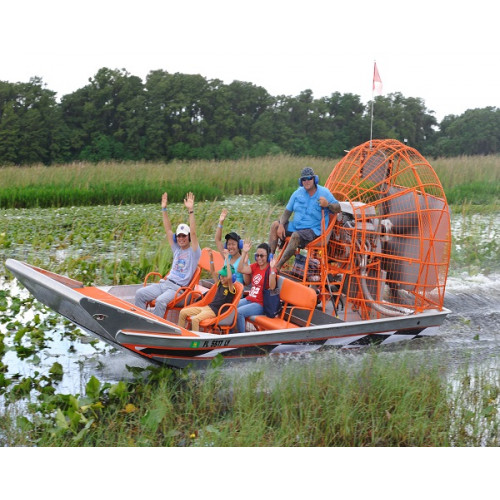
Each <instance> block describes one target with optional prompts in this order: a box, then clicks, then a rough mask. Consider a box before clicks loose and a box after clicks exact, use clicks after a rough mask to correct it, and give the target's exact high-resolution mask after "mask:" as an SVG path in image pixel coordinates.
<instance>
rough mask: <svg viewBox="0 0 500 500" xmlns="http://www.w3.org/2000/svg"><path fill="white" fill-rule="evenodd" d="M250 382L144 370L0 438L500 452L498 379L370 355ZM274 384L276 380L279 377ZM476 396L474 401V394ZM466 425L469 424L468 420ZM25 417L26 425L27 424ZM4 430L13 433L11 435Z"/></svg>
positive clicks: (242, 376)
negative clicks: (453, 374)
mask: <svg viewBox="0 0 500 500" xmlns="http://www.w3.org/2000/svg"><path fill="white" fill-rule="evenodd" d="M266 366H267V367H261V368H254V369H253V370H252V371H248V370H242V371H238V372H236V371H234V370H229V371H227V370H221V369H220V368H216V367H214V368H212V369H209V370H208V371H206V372H189V371H181V372H173V371H171V370H168V369H151V370H147V371H148V372H149V373H148V378H147V381H144V380H143V379H141V378H140V377H139V376H138V378H137V380H136V381H134V382H130V383H127V384H126V383H124V382H119V383H118V384H114V385H111V384H101V383H100V382H99V381H98V380H97V379H95V378H93V377H92V378H91V379H90V380H89V382H88V383H87V386H86V393H85V394H83V395H82V396H80V395H75V396H69V395H51V396H44V397H43V398H40V399H39V401H37V402H32V404H31V405H29V408H30V414H28V415H26V416H22V417H21V418H19V417H18V418H17V425H18V426H21V427H22V429H23V431H24V433H23V434H22V435H21V433H15V432H13V431H12V419H13V418H12V417H10V422H9V420H8V419H7V420H4V422H6V424H5V425H7V426H8V427H7V429H4V430H3V432H2V430H1V429H0V444H3V445H10V446H16V445H29V444H32V445H37V446H76V445H78V446H498V445H499V444H500V442H499V436H498V424H499V414H498V403H499V383H500V381H499V378H498V373H497V374H496V375H495V374H494V373H492V372H485V371H483V372H478V371H476V373H475V379H476V384H472V385H471V384H470V382H469V381H470V374H469V373H464V374H463V375H462V376H461V377H460V378H459V380H458V382H456V383H457V386H456V388H455V389H454V388H453V386H452V384H451V383H450V382H448V381H447V379H446V377H445V375H444V373H443V372H442V369H441V368H439V366H442V363H438V362H437V360H434V361H432V360H430V359H429V358H428V357H427V359H426V360H424V359H423V358H422V356H416V357H415V356H411V355H410V354H409V353H404V352H401V353H399V355H398V357H397V359H394V357H386V356H384V355H383V354H380V353H377V352H376V351H374V352H368V353H365V355H363V356H355V355H354V356H353V355H349V356H342V355H339V356H336V357H330V358H328V361H327V362H326V361H324V360H321V359H318V360H315V361H314V362H311V361H309V362H307V361H304V362H292V363H288V364H286V365H285V366H282V365H278V366H277V367H274V369H273V366H272V364H268V365H266ZM277 372H279V375H278V374H277ZM478 388H481V392H480V393H477V389H478ZM472 414H474V416H473V415H472ZM28 417H29V418H28ZM9 424H10V425H9Z"/></svg>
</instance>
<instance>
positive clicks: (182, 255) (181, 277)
mask: <svg viewBox="0 0 500 500" xmlns="http://www.w3.org/2000/svg"><path fill="white" fill-rule="evenodd" d="M172 250H173V252H174V260H173V261H172V268H171V269H170V272H169V273H168V276H167V278H168V279H170V280H172V281H175V283H177V284H178V285H181V286H186V285H188V284H189V282H190V281H191V278H192V277H193V274H194V272H195V270H196V266H197V265H198V261H199V260H200V256H201V248H200V247H199V246H198V248H197V249H196V250H193V249H192V247H191V245H189V248H186V249H185V250H182V249H181V247H180V246H179V245H178V244H177V243H174V244H173V245H172Z"/></svg>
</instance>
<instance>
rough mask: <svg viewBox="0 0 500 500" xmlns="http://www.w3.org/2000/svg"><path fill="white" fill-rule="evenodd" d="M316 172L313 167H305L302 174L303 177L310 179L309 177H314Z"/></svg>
mask: <svg viewBox="0 0 500 500" xmlns="http://www.w3.org/2000/svg"><path fill="white" fill-rule="evenodd" d="M314 175H315V174H314V170H313V169H312V168H311V167H304V168H303V169H302V172H301V173H300V176H301V177H309V176H314Z"/></svg>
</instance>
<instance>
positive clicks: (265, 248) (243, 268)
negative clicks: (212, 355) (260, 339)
mask: <svg viewBox="0 0 500 500" xmlns="http://www.w3.org/2000/svg"><path fill="white" fill-rule="evenodd" d="M251 248H252V242H251V241H250V240H245V243H244V244H243V251H242V253H241V260H240V264H239V266H238V270H239V271H240V272H241V273H242V274H245V275H247V276H249V277H250V284H251V287H252V288H251V289H250V293H249V294H248V296H247V297H245V298H244V299H241V300H240V301H239V302H238V319H237V322H236V333H242V332H244V331H245V322H246V318H248V317H249V316H258V315H260V314H263V313H264V299H263V293H262V292H263V290H264V278H265V274H266V271H267V270H269V283H268V287H269V288H270V289H271V290H274V289H275V288H276V285H277V279H276V258H275V257H274V258H272V259H271V258H270V257H271V252H270V249H269V245H268V244H267V243H261V244H260V245H259V246H258V247H257V251H256V253H255V261H256V262H254V263H253V264H252V265H248V264H245V263H246V262H247V261H248V252H249V251H250V249H251Z"/></svg>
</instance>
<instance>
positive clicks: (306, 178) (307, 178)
mask: <svg viewBox="0 0 500 500" xmlns="http://www.w3.org/2000/svg"><path fill="white" fill-rule="evenodd" d="M313 179H314V176H313V175H308V176H307V177H301V178H300V180H301V181H312V180H313Z"/></svg>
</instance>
